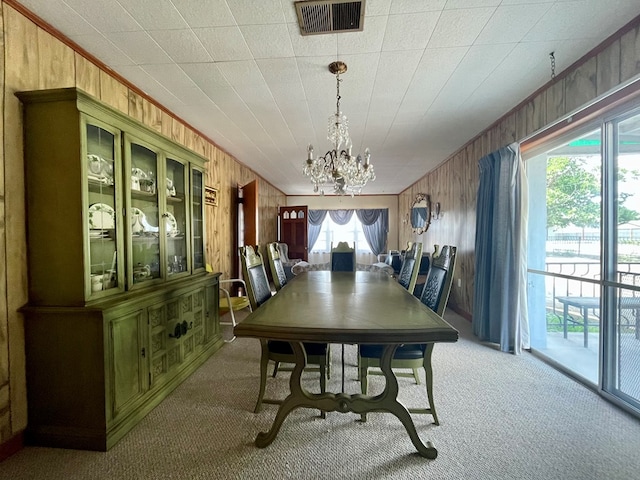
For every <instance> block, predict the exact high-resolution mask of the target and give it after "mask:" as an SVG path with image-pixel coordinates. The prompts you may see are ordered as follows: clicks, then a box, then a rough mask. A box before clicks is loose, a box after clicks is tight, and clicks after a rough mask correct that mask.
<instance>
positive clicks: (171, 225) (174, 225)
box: [165, 212, 180, 237]
mask: <svg viewBox="0 0 640 480" xmlns="http://www.w3.org/2000/svg"><path fill="white" fill-rule="evenodd" d="M165 217H166V219H167V235H169V236H170V237H177V236H178V234H180V230H178V221H177V220H176V217H174V216H173V214H171V213H169V212H167V213H166V215H165Z"/></svg>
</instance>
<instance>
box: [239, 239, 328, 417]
mask: <svg viewBox="0 0 640 480" xmlns="http://www.w3.org/2000/svg"><path fill="white" fill-rule="evenodd" d="M239 250H240V261H241V263H242V273H243V277H244V278H245V281H246V284H247V293H248V294H249V300H250V302H251V306H252V308H253V309H254V310H255V309H256V308H259V307H260V306H261V305H263V304H264V303H265V302H267V301H269V299H270V298H271V288H270V287H269V281H268V279H267V272H266V271H265V269H264V263H263V261H262V255H260V252H259V250H258V247H257V246H256V248H255V249H254V248H253V247H252V246H250V245H247V246H244V247H240V249H239ZM260 345H261V350H262V354H261V357H260V391H259V393H258V401H257V402H256V406H255V409H254V411H255V412H256V413H258V412H259V411H260V408H261V406H262V403H275V404H280V403H282V402H281V401H280V400H270V399H265V398H264V392H265V388H266V385H267V368H268V366H269V361H273V362H276V365H278V364H279V363H295V357H294V355H293V350H292V348H291V345H290V344H289V342H283V341H278V340H260ZM303 346H304V349H305V352H306V355H307V364H308V365H317V366H318V370H319V371H320V392H321V393H324V392H325V390H326V378H327V375H326V371H327V364H328V360H329V358H328V357H329V355H328V346H327V344H326V343H304V344H303ZM276 373H277V368H274V372H273V376H275V375H276ZM320 414H321V417H322V418H324V417H325V412H324V411H321V412H320Z"/></svg>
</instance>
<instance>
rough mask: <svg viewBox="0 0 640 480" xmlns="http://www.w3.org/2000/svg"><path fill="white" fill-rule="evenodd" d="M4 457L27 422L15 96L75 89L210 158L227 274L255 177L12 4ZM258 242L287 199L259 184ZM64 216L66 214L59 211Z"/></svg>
mask: <svg viewBox="0 0 640 480" xmlns="http://www.w3.org/2000/svg"><path fill="white" fill-rule="evenodd" d="M0 5H1V6H2V8H1V9H0V20H1V22H0V23H1V24H2V29H1V30H0V46H2V55H0V72H1V73H0V86H1V87H2V95H1V96H0V103H1V104H2V107H3V108H2V112H3V115H2V116H0V137H2V138H3V139H4V140H3V142H2V143H1V144H0V285H2V288H1V289H0V292H1V293H0V457H1V454H2V448H1V447H2V445H3V444H5V443H7V441H8V440H9V439H12V437H14V435H16V434H17V433H19V432H21V431H23V430H24V428H25V426H26V424H27V401H26V380H25V352H24V324H23V319H22V316H21V315H20V314H19V313H18V309H19V308H20V307H21V306H22V305H24V304H25V303H26V302H27V300H28V299H27V274H28V272H27V268H26V234H25V205H24V198H25V197H24V178H23V172H24V168H23V152H22V144H23V135H22V121H21V117H22V114H21V106H20V103H19V101H18V99H17V98H16V97H15V95H14V93H15V92H17V91H21V90H35V89H46V88H58V87H74V86H75V87H78V88H80V89H82V90H84V91H86V92H88V93H90V94H91V95H93V96H95V97H97V98H99V99H100V100H102V101H103V102H105V103H107V104H109V105H111V106H113V107H115V108H116V109H118V110H120V111H122V112H124V113H126V114H128V115H130V116H131V117H133V118H135V119H137V120H139V121H140V122H142V123H144V124H145V125H147V126H149V127H150V128H152V129H155V130H157V131H159V132H161V133H162V134H164V135H165V136H167V137H169V138H171V139H172V140H174V141H176V142H178V143H180V144H182V145H184V146H186V147H188V148H190V149H192V150H194V151H196V152H198V153H200V154H202V155H204V156H205V157H207V158H208V159H209V162H208V164H207V172H206V180H205V183H206V185H208V186H213V187H215V188H217V189H219V199H218V200H219V202H218V203H219V204H218V206H217V207H213V206H208V207H207V211H206V222H207V244H206V251H207V262H208V263H210V264H211V265H212V266H213V269H214V270H215V271H220V272H222V274H223V277H229V276H230V275H231V274H232V271H233V270H232V253H233V252H232V245H233V234H234V231H235V227H234V226H233V223H232V222H233V218H234V216H233V211H234V199H235V196H234V195H235V189H236V187H237V185H243V184H245V183H248V182H249V181H252V180H254V179H256V178H258V177H257V175H256V174H255V173H254V172H253V171H251V170H250V169H248V168H247V167H245V166H244V165H242V164H241V163H239V162H238V161H237V160H236V159H235V158H233V157H231V156H230V155H228V154H227V153H225V152H224V151H222V150H220V149H219V148H217V147H216V145H214V144H213V143H212V142H211V141H209V140H207V139H206V138H203V137H202V136H201V135H199V134H198V133H197V132H195V131H193V130H192V129H191V128H189V127H188V126H187V125H185V124H184V123H182V122H181V121H179V120H177V119H176V118H174V117H172V116H171V115H170V114H169V113H167V112H166V111H165V110H163V109H161V108H160V107H158V106H157V105H156V104H154V103H153V102H152V101H150V100H149V99H147V98H145V97H143V96H142V95H141V94H139V93H137V91H136V90H135V89H131V88H129V86H128V85H127V84H125V83H123V82H121V81H119V80H118V78H116V77H114V76H113V75H111V74H110V73H109V72H108V71H105V70H103V69H101V68H100V67H99V66H98V65H97V64H95V63H92V62H91V61H89V60H87V58H85V57H84V56H83V55H81V54H80V53H78V52H77V51H74V49H73V48H71V47H69V46H68V45H67V44H66V42H63V41H61V40H60V39H59V38H57V37H54V36H53V35H52V34H50V33H48V32H47V30H46V29H45V28H41V26H39V25H37V24H36V23H34V22H33V21H31V20H30V19H29V18H27V16H25V15H23V14H22V13H21V12H19V11H17V10H16V9H15V8H13V7H12V6H9V5H8V4H7V3H5V2H2V3H1V4H0ZM259 183H260V184H259V189H260V200H259V202H260V203H259V232H260V237H259V240H260V243H266V242H269V241H275V240H277V238H276V218H277V206H278V205H285V204H286V198H285V196H284V194H282V192H280V191H279V190H277V189H276V188H275V187H273V186H272V185H270V184H269V183H267V182H266V181H264V180H263V179H259ZM60 213H61V214H62V215H63V214H64V212H60Z"/></svg>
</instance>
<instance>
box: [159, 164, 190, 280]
mask: <svg viewBox="0 0 640 480" xmlns="http://www.w3.org/2000/svg"><path fill="white" fill-rule="evenodd" d="M187 171H188V170H187V167H186V164H185V163H182V162H180V161H178V160H174V159H172V158H167V162H166V174H167V178H166V192H167V197H166V198H167V202H166V210H165V212H164V213H163V215H162V216H163V217H164V222H165V229H166V238H167V276H168V277H173V276H175V275H178V274H180V273H183V272H187V271H188V270H189V265H188V264H187V259H188V258H189V255H188V253H189V252H188V251H187V238H188V233H189V232H187V225H188V223H189V222H187V214H188V206H187V199H188V198H189V197H188V195H187V192H188V183H187V175H186V172H187Z"/></svg>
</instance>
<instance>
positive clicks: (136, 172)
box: [131, 168, 147, 179]
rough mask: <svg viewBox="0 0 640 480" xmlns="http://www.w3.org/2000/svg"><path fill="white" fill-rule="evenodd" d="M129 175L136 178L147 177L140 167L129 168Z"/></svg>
mask: <svg viewBox="0 0 640 480" xmlns="http://www.w3.org/2000/svg"><path fill="white" fill-rule="evenodd" d="M131 175H132V176H134V177H136V178H138V179H143V178H145V179H146V178H147V174H146V173H145V171H144V170H142V169H141V168H132V169H131Z"/></svg>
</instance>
